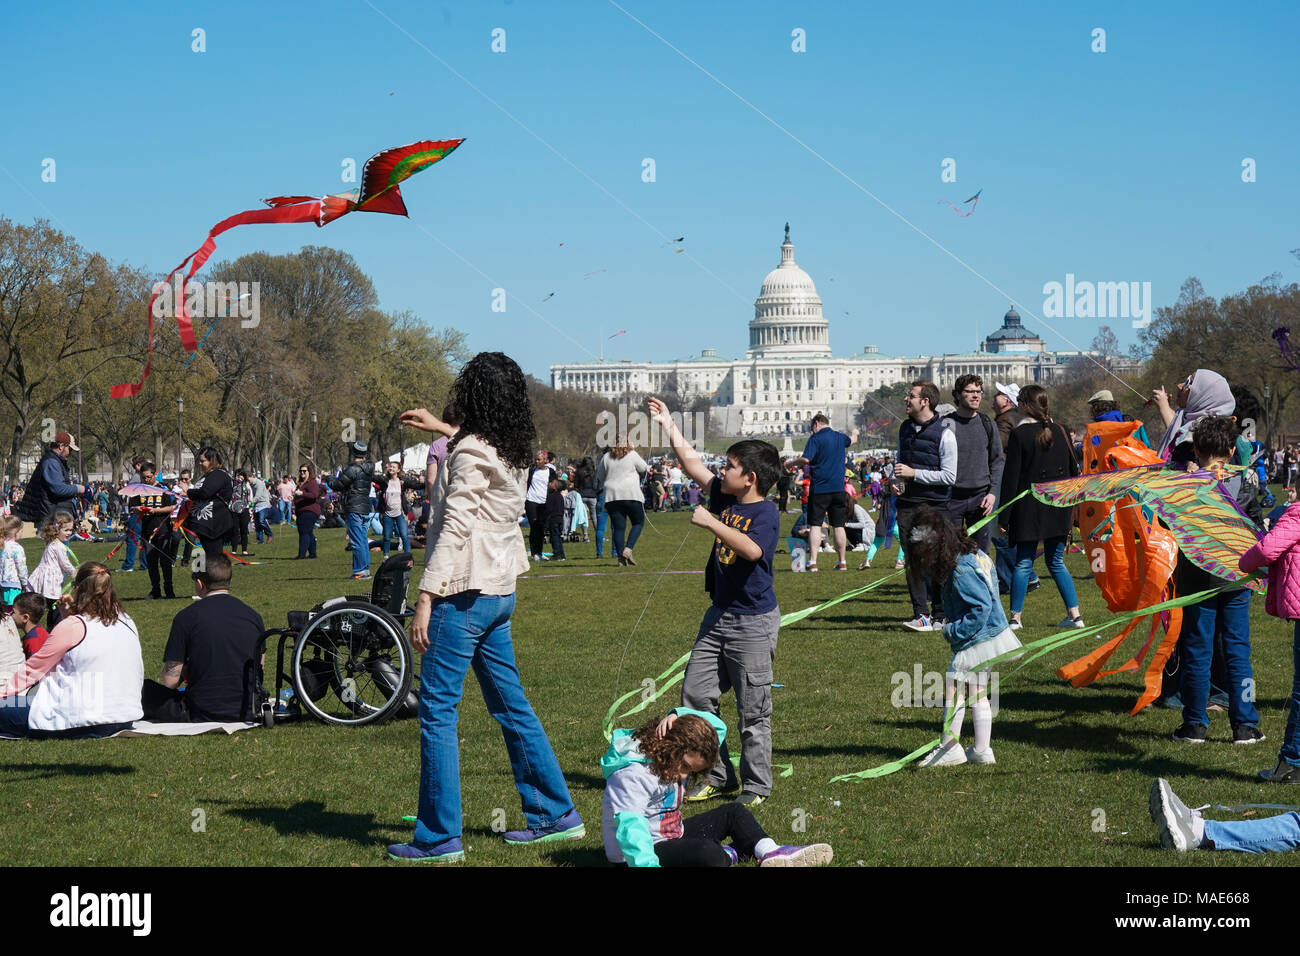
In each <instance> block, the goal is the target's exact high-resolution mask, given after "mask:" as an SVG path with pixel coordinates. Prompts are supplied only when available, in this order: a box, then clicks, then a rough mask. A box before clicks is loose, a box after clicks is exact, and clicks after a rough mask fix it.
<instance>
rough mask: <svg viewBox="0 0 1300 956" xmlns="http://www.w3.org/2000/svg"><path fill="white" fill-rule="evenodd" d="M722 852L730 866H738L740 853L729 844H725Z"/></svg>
mask: <svg viewBox="0 0 1300 956" xmlns="http://www.w3.org/2000/svg"><path fill="white" fill-rule="evenodd" d="M722 852H723V853H725V854H727V859H729V860H730V861H731V865H732V866H738V865H739V864H740V853H739V852H738V851H737V850H736V848H735V847H734V846H732V845H731V844H730V843H727V844H725V845H724V846H723V847H722Z"/></svg>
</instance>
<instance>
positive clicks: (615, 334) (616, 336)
mask: <svg viewBox="0 0 1300 956" xmlns="http://www.w3.org/2000/svg"><path fill="white" fill-rule="evenodd" d="M620 335H627V329H619V330H618V331H617V332H615V333H614V334H613V335H611V336H610V338H611V339H616V338H618V337H619V336H620Z"/></svg>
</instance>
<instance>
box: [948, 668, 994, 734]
mask: <svg viewBox="0 0 1300 956" xmlns="http://www.w3.org/2000/svg"><path fill="white" fill-rule="evenodd" d="M967 683H969V684H970V698H971V711H972V714H973V717H974V722H975V748H974V749H975V750H976V752H982V751H984V750H987V749H988V746H989V741H990V739H991V738H992V737H993V707H992V706H991V705H990V704H989V672H988V671H977V672H976V673H974V674H972V675H971V679H970V681H969V682H967V681H959V680H956V679H954V678H953V677H952V676H951V675H946V676H945V677H944V688H943V706H944V711H945V716H946V715H947V714H951V715H952V722H951V724H950V725H949V728H948V730H947V731H945V733H944V735H943V743H944V744H945V745H946V744H949V743H951V742H952V741H954V740H960V739H961V725H962V721H963V720H964V719H965V717H966V686H967Z"/></svg>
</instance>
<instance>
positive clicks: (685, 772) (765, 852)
mask: <svg viewBox="0 0 1300 956" xmlns="http://www.w3.org/2000/svg"><path fill="white" fill-rule="evenodd" d="M726 734H727V726H726V724H724V723H723V722H722V721H721V720H719V719H718V718H717V717H715V716H714V715H713V714H706V713H702V712H700V711H696V710H690V709H688V708H685V707H679V708H677V709H676V710H674V711H671V712H670V713H669V714H668V716H667V717H665V718H663V719H662V720H658V719H656V720H651V721H650V722H649V723H647V724H645V725H644V726H642V727H641V728H640V729H639V730H616V731H614V738H613V740H612V741H610V745H609V752H608V753H606V754H605V756H604V757H602V758H601V760H600V769H601V771H602V772H603V773H604V775H605V797H604V799H603V800H602V801H601V807H600V816H601V830H602V832H603V834H604V838H605V856H606V857H607V858H608V859H609V861H610V862H611V863H626V864H627V865H628V866H733V865H735V864H736V863H739V862H740V860H741V858H742V857H745V858H748V857H752V858H754V859H756V860H758V861H759V866H825V865H826V864H828V863H830V862H831V856H832V852H831V848H830V846H829V845H827V844H825V843H816V844H813V845H811V846H778V845H777V843H776V841H775V840H773V839H772V838H771V837H769V836H768V835H767V834H766V833H765V832H764V831H763V828H762V827H761V826H759V825H758V821H757V820H755V819H754V815H753V814H752V813H750V811H749V809H748V808H747V807H744V806H741V805H740V804H739V803H728V804H725V805H723V806H721V807H718V808H716V809H714V810H709V811H707V812H706V813H700V814H697V815H696V816H693V817H690V818H689V819H687V820H683V819H682V811H681V807H682V800H683V798H684V796H685V793H686V781H687V779H689V777H690V775H691V774H692V773H704V772H706V771H707V770H708V769H709V768H710V767H712V766H713V765H714V764H715V763H717V761H718V747H719V745H720V744H721V743H722V740H723V739H724V738H725V737H726ZM728 838H730V839H731V843H730V844H728V845H723V843H722V841H723V840H725V839H728Z"/></svg>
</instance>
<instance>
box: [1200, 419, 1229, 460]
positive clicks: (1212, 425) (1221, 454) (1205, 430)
mask: <svg viewBox="0 0 1300 956" xmlns="http://www.w3.org/2000/svg"><path fill="white" fill-rule="evenodd" d="M1239 432H1240V429H1238V428H1237V423H1236V422H1234V421H1233V420H1232V419H1231V418H1229V417H1228V416H1227V415H1206V416H1205V417H1204V418H1201V419H1198V420H1197V422H1196V425H1195V427H1193V428H1192V447H1193V448H1195V449H1196V454H1197V456H1198V457H1199V456H1201V455H1213V456H1214V457H1215V458H1227V457H1230V456H1231V455H1232V453H1233V451H1234V450H1235V449H1236V447H1237V435H1238V433H1239Z"/></svg>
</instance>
